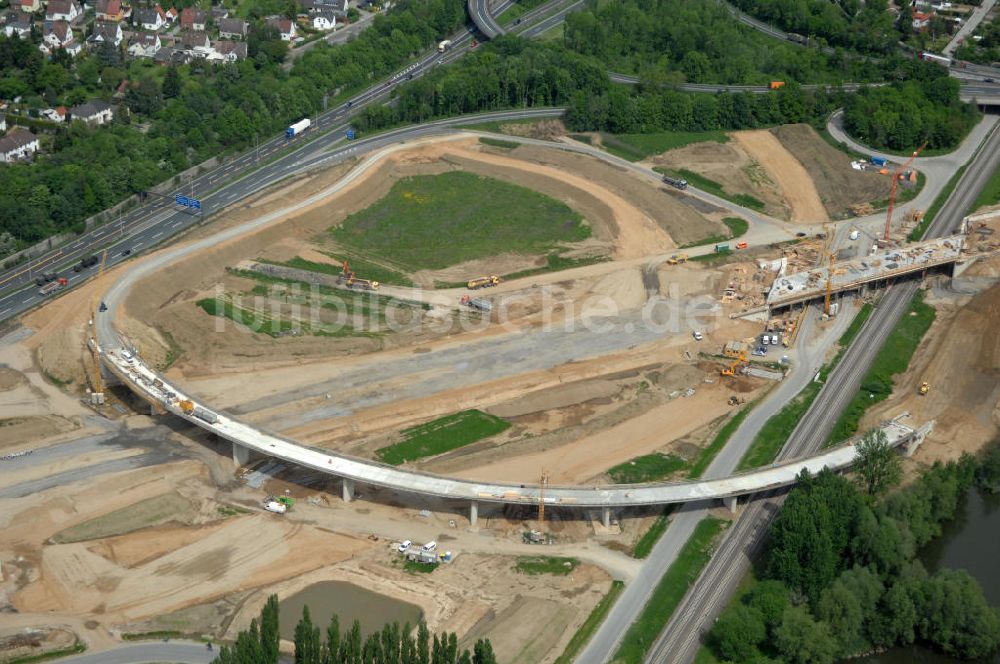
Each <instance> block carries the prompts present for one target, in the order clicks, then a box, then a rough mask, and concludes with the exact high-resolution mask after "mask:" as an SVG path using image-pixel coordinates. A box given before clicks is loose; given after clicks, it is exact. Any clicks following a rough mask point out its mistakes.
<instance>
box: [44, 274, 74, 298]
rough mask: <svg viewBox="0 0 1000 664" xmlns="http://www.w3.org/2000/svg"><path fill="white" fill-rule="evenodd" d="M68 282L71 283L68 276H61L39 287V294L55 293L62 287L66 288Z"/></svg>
mask: <svg viewBox="0 0 1000 664" xmlns="http://www.w3.org/2000/svg"><path fill="white" fill-rule="evenodd" d="M68 283H69V280H68V279H66V277H59V278H58V279H56V280H55V281H53V282H50V283H47V284H45V285H44V286H42V287H41V288H39V289H38V294H39V295H42V296H45V295H50V294H51V293H54V292H55V291H57V290H59V289H60V288H65V287H66V285H67V284H68Z"/></svg>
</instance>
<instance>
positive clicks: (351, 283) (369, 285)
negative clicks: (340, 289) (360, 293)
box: [347, 277, 378, 291]
mask: <svg viewBox="0 0 1000 664" xmlns="http://www.w3.org/2000/svg"><path fill="white" fill-rule="evenodd" d="M347 287H348V288H357V289H358V290H370V291H376V290H378V282H377V281H372V280H371V279H358V278H357V277H355V278H353V279H348V281H347Z"/></svg>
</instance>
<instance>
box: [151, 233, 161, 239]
mask: <svg viewBox="0 0 1000 664" xmlns="http://www.w3.org/2000/svg"><path fill="white" fill-rule="evenodd" d="M161 235H163V233H157V234H156V235H154V236H153V239H154V240H155V239H156V238H158V237H160V236H161Z"/></svg>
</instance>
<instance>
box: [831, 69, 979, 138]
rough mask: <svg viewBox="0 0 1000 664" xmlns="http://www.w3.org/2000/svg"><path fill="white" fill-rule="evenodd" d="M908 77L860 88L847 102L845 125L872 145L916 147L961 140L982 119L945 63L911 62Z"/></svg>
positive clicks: (852, 132)
mask: <svg viewBox="0 0 1000 664" xmlns="http://www.w3.org/2000/svg"><path fill="white" fill-rule="evenodd" d="M904 69H905V70H906V74H907V75H906V77H905V78H904V79H903V80H898V81H895V82H893V83H892V84H891V85H888V86H884V87H873V88H867V89H865V90H861V91H860V92H858V94H856V95H851V96H850V97H848V98H847V100H846V103H845V104H844V128H845V129H846V130H847V131H848V132H849V133H850V134H851V135H852V136H854V137H855V138H857V139H858V140H860V141H861V142H863V143H865V144H866V145H871V146H872V147H878V148H888V149H892V150H912V149H914V148H916V147H918V146H919V145H921V144H922V143H924V142H926V143H927V147H929V148H943V147H952V146H954V145H956V144H957V143H958V142H959V141H960V140H961V139H962V138H963V137H964V136H965V135H966V134H967V133H968V131H969V129H971V128H972V126H973V125H974V124H975V123H976V121H977V120H978V119H979V113H978V111H977V110H976V109H975V107H973V106H969V105H967V104H963V103H962V102H961V101H960V100H959V97H958V95H959V82H958V81H957V80H956V79H954V78H951V77H950V76H948V72H947V71H946V70H945V69H944V68H943V67H938V66H928V65H927V64H926V63H921V62H916V61H914V62H909V63H906V66H905V68H904Z"/></svg>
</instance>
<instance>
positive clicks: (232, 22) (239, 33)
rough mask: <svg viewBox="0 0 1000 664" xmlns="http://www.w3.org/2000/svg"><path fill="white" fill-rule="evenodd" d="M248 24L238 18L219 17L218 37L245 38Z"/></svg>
mask: <svg viewBox="0 0 1000 664" xmlns="http://www.w3.org/2000/svg"><path fill="white" fill-rule="evenodd" d="M248 29H249V24H248V23H247V22H246V21H241V20H240V19H238V18H221V19H219V37H221V38H222V39H246V38H247V30H248Z"/></svg>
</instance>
